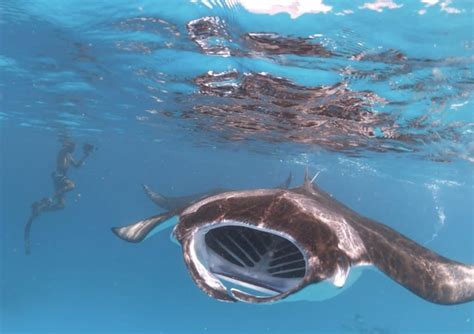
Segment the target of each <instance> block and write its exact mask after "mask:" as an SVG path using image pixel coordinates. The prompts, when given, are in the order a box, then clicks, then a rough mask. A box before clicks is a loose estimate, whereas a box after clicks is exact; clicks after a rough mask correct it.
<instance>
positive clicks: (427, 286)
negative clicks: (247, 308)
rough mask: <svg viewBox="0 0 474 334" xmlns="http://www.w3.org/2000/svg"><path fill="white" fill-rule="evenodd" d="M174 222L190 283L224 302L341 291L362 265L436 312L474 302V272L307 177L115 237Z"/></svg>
mask: <svg viewBox="0 0 474 334" xmlns="http://www.w3.org/2000/svg"><path fill="white" fill-rule="evenodd" d="M171 215H177V216H178V217H179V222H178V224H177V225H176V226H175V228H174V231H173V233H174V236H175V237H176V239H177V240H178V241H179V242H180V243H181V245H182V248H183V256H184V260H185V263H186V265H187V267H188V270H189V272H190V274H191V276H192V278H193V280H194V281H195V283H196V284H197V285H198V286H199V288H201V289H202V290H203V291H204V292H206V293H207V294H208V295H210V296H211V297H213V298H216V299H218V300H223V301H236V300H240V301H245V302H253V303H261V302H271V301H276V300H279V299H282V298H285V297H287V296H289V295H291V294H293V293H295V292H297V291H299V290H301V289H303V288H304V287H306V286H307V285H309V284H317V283H319V282H322V281H329V282H333V284H334V285H335V286H338V287H341V286H342V285H344V282H345V280H346V278H347V275H348V274H349V271H350V268H351V267H354V266H359V265H373V266H375V267H377V268H378V269H379V270H381V271H382V272H383V273H385V274H386V275H387V276H389V277H390V278H392V279H393V280H395V281H396V282H397V283H399V284H401V285H402V286H404V287H405V288H407V289H409V290H410V291H412V292H413V293H415V294H416V295H418V296H420V297H421V298H424V299H426V300H428V301H430V302H433V303H438V304H459V303H465V302H469V301H473V300H474V266H472V265H467V264H462V263H460V262H456V261H452V260H449V259H447V258H445V257H443V256H440V255H438V254H436V253H434V252H432V251H430V250H428V249H427V248H425V247H423V246H421V245H419V244H417V243H416V242H414V241H412V240H410V239H408V238H407V237H405V236H403V235H402V234H400V233H398V232H396V231H395V230H393V229H391V228H390V227H388V226H386V225H383V224H380V223H378V222H375V221H373V220H371V219H368V218H366V217H363V216H361V215H359V214H358V213H356V212H354V211H353V210H351V209H350V208H348V207H346V206H345V205H343V204H342V203H340V202H338V201H336V200H335V199H333V198H332V197H331V196H330V195H329V194H327V193H326V192H324V191H323V190H321V189H320V188H318V187H317V186H315V185H313V184H312V183H311V181H310V180H309V178H308V177H307V176H306V177H305V182H304V184H303V185H302V186H300V187H296V188H291V189H278V188H277V189H257V190H244V191H230V192H223V193H218V194H213V195H210V196H207V197H201V198H200V199H198V200H195V201H194V202H193V203H190V204H189V205H187V206H186V207H182V208H181V209H174V211H169V212H166V213H164V214H161V215H157V216H155V217H152V218H150V219H148V220H143V221H140V222H138V223H136V224H133V225H129V226H125V227H119V228H114V229H113V231H114V233H115V234H116V235H117V236H119V237H120V238H122V239H124V240H126V241H131V242H137V241H141V240H143V239H144V238H145V237H146V235H147V234H148V233H149V232H150V231H151V230H152V229H153V228H155V227H156V226H157V225H159V224H160V223H162V222H164V221H166V220H167V219H168V218H169V217H170V216H171ZM272 240H273V241H272ZM285 252H288V253H287V254H285ZM255 254H257V256H256V255H255ZM285 256H286V257H285ZM292 256H293V257H292ZM275 268H277V269H275ZM229 279H230V280H231V281H233V282H234V283H235V282H237V283H239V285H240V286H245V285H251V286H252V288H256V289H257V290H258V289H260V290H264V291H267V292H268V291H270V292H271V293H269V294H270V295H265V296H257V295H254V294H251V293H247V292H244V291H240V290H237V289H235V288H233V289H230V291H228V289H227V288H226V287H225V285H224V284H223V282H222V281H223V280H229Z"/></svg>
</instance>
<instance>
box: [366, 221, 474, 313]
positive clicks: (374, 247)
mask: <svg viewBox="0 0 474 334" xmlns="http://www.w3.org/2000/svg"><path fill="white" fill-rule="evenodd" d="M360 225H361V227H362V228H360V229H359V231H358V232H359V235H360V236H361V237H362V239H363V241H364V244H365V245H366V249H367V255H368V257H369V261H370V262H372V263H373V264H374V265H375V266H377V267H378V268H379V269H380V270H381V271H383V272H384V273H385V274H387V275H388V276H390V277H391V278H392V279H394V280H395V281H396V282H398V283H399V284H401V285H403V286H404V287H406V288H407V289H409V290H411V291H412V292H413V293H415V294H417V295H418V296H420V297H421V298H423V299H426V300H428V301H431V302H433V303H437V304H446V305H448V304H460V303H465V302H469V301H473V300H474V266H472V265H466V264H463V263H460V262H456V261H452V260H449V259H447V258H445V257H442V256H440V255H438V254H436V253H434V252H432V251H430V250H428V249H427V248H424V247H423V246H421V245H419V244H417V243H416V242H414V241H412V240H410V239H408V238H406V237H405V236H403V235H402V234H400V233H398V232H396V231H394V230H392V229H391V228H389V227H388V226H385V225H382V224H378V223H375V222H373V221H370V220H368V219H366V220H363V221H361V222H360Z"/></svg>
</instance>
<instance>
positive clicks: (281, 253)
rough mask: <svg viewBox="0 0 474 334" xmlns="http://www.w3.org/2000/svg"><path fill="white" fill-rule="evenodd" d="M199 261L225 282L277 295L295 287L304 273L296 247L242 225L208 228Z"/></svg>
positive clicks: (300, 254) (288, 241)
mask: <svg viewBox="0 0 474 334" xmlns="http://www.w3.org/2000/svg"><path fill="white" fill-rule="evenodd" d="M200 248H201V251H200V252H199V253H200V261H201V262H202V264H203V265H204V266H205V267H206V268H207V269H208V270H209V271H210V272H211V273H213V274H214V275H215V276H217V277H219V278H220V279H221V280H222V281H225V282H226V283H228V284H235V285H237V286H240V287H244V288H246V289H248V290H249V291H259V292H263V293H265V294H268V295H276V294H280V293H284V292H286V291H289V290H290V289H292V288H294V287H295V286H297V285H298V284H299V283H300V282H301V280H302V279H303V277H304V276H305V274H306V260H305V257H304V255H303V253H302V252H301V250H300V249H299V247H298V246H297V245H296V244H295V243H294V242H293V241H290V240H289V239H287V238H285V237H284V236H282V235H278V234H277V232H272V231H267V230H259V229H256V228H252V227H247V226H242V225H225V226H218V227H214V228H212V229H210V230H208V231H207V232H206V233H205V235H204V238H202V242H201V247H200Z"/></svg>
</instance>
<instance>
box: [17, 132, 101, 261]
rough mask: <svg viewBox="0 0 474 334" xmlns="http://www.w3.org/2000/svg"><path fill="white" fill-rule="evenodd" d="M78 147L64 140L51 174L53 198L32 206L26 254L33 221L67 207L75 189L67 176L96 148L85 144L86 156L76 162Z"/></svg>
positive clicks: (27, 232) (44, 199)
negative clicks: (54, 168)
mask: <svg viewBox="0 0 474 334" xmlns="http://www.w3.org/2000/svg"><path fill="white" fill-rule="evenodd" d="M75 147H76V145H75V144H74V143H73V142H72V141H70V140H67V139H66V140H64V142H63V147H62V148H61V150H60V151H59V152H58V157H57V160H56V170H55V171H54V172H53V173H52V174H51V177H52V179H53V185H54V195H53V197H52V198H50V197H44V198H43V199H41V200H39V201H36V202H34V203H33V204H32V205H31V215H30V218H29V219H28V221H27V223H26V226H25V234H24V237H25V253H26V254H30V252H31V245H30V230H31V225H32V224H33V221H34V220H35V219H36V218H37V217H38V216H39V215H40V214H41V213H43V212H46V211H55V210H60V209H63V208H64V207H65V196H66V193H67V192H69V191H71V190H73V189H74V188H75V184H74V182H73V181H72V180H71V179H70V178H69V177H68V176H67V172H68V170H69V167H70V166H73V167H76V168H79V167H80V166H82V164H83V163H84V161H85V160H86V158H87V157H88V156H89V155H90V153H91V152H92V150H93V149H94V146H92V145H91V144H87V143H86V144H84V146H83V152H84V155H83V156H82V158H81V159H79V160H77V161H76V160H74V158H73V156H72V153H73V152H74V149H75Z"/></svg>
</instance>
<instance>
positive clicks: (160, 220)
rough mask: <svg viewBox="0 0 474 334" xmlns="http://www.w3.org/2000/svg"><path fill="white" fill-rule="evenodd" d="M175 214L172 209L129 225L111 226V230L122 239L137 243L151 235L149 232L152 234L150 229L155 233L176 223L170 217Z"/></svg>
mask: <svg viewBox="0 0 474 334" xmlns="http://www.w3.org/2000/svg"><path fill="white" fill-rule="evenodd" d="M175 215H176V212H174V211H169V212H165V213H162V214H159V215H156V216H152V217H149V218H146V219H143V220H140V221H138V222H136V223H134V224H131V225H127V226H122V227H113V228H112V232H114V233H115V234H116V235H117V236H118V237H119V238H120V239H122V240H125V241H128V242H134V243H137V242H140V241H143V240H144V239H146V238H147V237H149V236H151V234H154V233H152V231H153V232H155V233H156V232H159V231H161V230H163V229H165V228H167V227H170V226H172V225H173V224H174V223H176V220H174V219H172V218H173V217H174V216H175Z"/></svg>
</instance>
